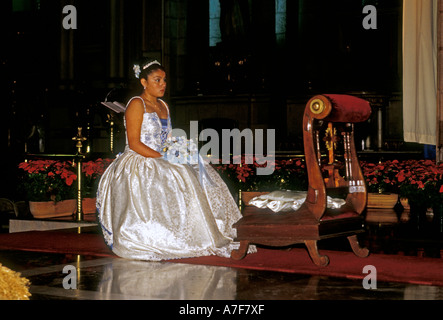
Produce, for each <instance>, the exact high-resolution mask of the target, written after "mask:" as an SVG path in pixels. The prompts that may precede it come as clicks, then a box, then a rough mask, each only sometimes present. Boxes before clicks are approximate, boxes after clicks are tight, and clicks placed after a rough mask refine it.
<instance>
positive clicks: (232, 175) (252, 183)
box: [213, 155, 308, 191]
mask: <svg viewBox="0 0 443 320" xmlns="http://www.w3.org/2000/svg"><path fill="white" fill-rule="evenodd" d="M263 160H264V159H259V158H258V157H256V156H248V155H243V156H241V157H234V159H232V163H230V164H216V165H213V167H214V168H215V169H216V171H217V172H218V173H219V174H220V176H221V177H222V178H223V180H224V181H225V182H226V183H227V184H228V185H230V186H232V187H234V188H235V189H236V190H235V191H237V190H242V191H274V190H304V189H306V188H307V182H308V180H307V174H306V165H305V162H304V160H303V159H288V160H285V159H275V160H272V161H271V160H269V161H267V162H266V161H263ZM264 167H273V168H274V171H273V173H272V174H270V175H260V174H257V169H258V168H264Z"/></svg>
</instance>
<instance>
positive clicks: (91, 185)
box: [82, 158, 112, 213]
mask: <svg viewBox="0 0 443 320" xmlns="http://www.w3.org/2000/svg"><path fill="white" fill-rule="evenodd" d="M111 162H112V160H111V159H101V158H99V159H97V160H91V161H87V162H84V163H82V173H83V181H84V184H83V203H82V207H83V212H84V213H95V211H96V205H95V202H96V193H97V186H98V182H99V180H100V177H101V176H102V175H103V173H104V172H105V170H106V168H107V167H108V166H109V164H111Z"/></svg>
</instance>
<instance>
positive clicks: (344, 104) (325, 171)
mask: <svg viewBox="0 0 443 320" xmlns="http://www.w3.org/2000/svg"><path fill="white" fill-rule="evenodd" d="M370 115H371V107H370V104H369V103H368V102H367V101H366V100H363V99H360V98H357V97H354V96H349V95H326V94H325V95H317V96H315V97H313V98H312V99H310V100H309V101H308V103H307V105H306V108H305V112H304V116H303V139H304V151H305V162H306V168H307V174H308V180H309V186H308V190H307V196H306V199H305V201H304V203H303V205H302V206H301V207H300V209H298V210H297V211H293V212H284V213H274V212H272V211H271V210H270V209H267V208H266V209H260V208H257V207H254V206H248V205H246V207H245V208H244V210H243V217H242V218H241V219H240V220H239V221H238V222H237V223H236V224H234V227H235V228H236V229H237V238H236V241H239V242H240V247H239V249H238V250H234V251H233V252H232V255H231V257H232V258H233V259H238V260H239V259H243V258H244V257H245V255H246V253H247V251H248V248H249V245H250V244H255V245H264V246H272V247H288V246H291V245H294V244H298V243H304V244H305V245H306V247H307V249H308V252H309V255H310V257H311V259H312V261H313V262H314V263H315V264H316V265H318V266H327V265H328V264H329V257H327V256H324V255H320V254H319V251H318V247H317V241H319V240H322V239H327V238H333V237H347V238H348V240H349V243H350V245H351V247H352V250H353V252H354V253H355V254H356V255H357V256H359V257H366V256H368V254H369V251H368V250H367V249H366V248H362V247H360V245H359V243H358V239H357V234H359V233H362V232H364V231H365V229H364V217H363V216H362V212H363V211H364V209H365V207H366V203H367V190H366V186H365V180H364V177H363V174H362V170H361V167H360V164H359V161H358V158H357V153H356V149H355V143H354V124H355V123H359V122H364V121H367V120H368V118H369V116H370ZM330 194H331V195H332V196H334V197H337V195H340V196H341V198H342V199H343V200H345V204H344V205H343V206H341V207H340V208H339V209H329V208H328V206H327V196H328V195H330Z"/></svg>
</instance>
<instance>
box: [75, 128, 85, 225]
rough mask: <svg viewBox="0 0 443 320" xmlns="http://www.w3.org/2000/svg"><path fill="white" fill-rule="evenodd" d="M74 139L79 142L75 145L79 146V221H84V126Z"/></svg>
mask: <svg viewBox="0 0 443 320" xmlns="http://www.w3.org/2000/svg"><path fill="white" fill-rule="evenodd" d="M72 140H74V141H77V144H76V145H75V146H76V147H77V155H76V159H77V216H76V220H77V221H83V207H82V200H83V197H82V184H83V183H82V175H83V174H82V160H83V158H84V155H83V153H82V147H83V143H82V142H83V141H86V140H87V139H86V138H85V137H83V136H82V128H81V127H79V128H78V132H77V136H76V137H73V138H72Z"/></svg>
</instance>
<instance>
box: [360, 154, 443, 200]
mask: <svg viewBox="0 0 443 320" xmlns="http://www.w3.org/2000/svg"><path fill="white" fill-rule="evenodd" d="M361 167H362V170H363V174H364V176H365V178H366V183H367V186H368V190H369V192H392V193H398V194H399V195H400V197H401V198H406V199H408V200H409V202H410V203H414V204H417V205H421V206H428V207H432V206H433V205H435V204H437V203H439V202H442V201H443V187H442V184H443V178H442V177H443V164H438V163H436V161H434V160H405V161H397V160H393V161H384V162H379V163H368V162H361Z"/></svg>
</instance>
